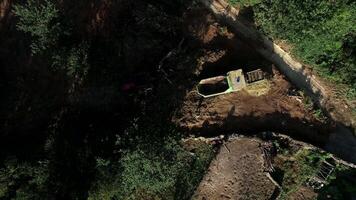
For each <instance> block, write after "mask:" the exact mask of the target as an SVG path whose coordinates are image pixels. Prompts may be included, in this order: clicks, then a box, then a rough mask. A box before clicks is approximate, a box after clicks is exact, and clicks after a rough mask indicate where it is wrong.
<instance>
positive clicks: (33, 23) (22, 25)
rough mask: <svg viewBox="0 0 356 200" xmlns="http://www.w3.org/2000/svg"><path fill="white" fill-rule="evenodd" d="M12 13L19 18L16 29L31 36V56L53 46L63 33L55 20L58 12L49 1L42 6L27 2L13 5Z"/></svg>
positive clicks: (46, 0) (31, 0)
mask: <svg viewBox="0 0 356 200" xmlns="http://www.w3.org/2000/svg"><path fill="white" fill-rule="evenodd" d="M14 13H15V15H16V16H18V18H19V21H18V23H17V29H18V30H21V31H23V32H25V33H28V34H30V35H31V38H32V40H31V41H32V42H31V51H32V53H33V54H38V53H41V52H44V51H46V50H48V49H49V48H50V47H53V46H55V44H56V42H57V40H58V38H59V35H60V34H62V33H63V31H62V30H61V28H60V24H59V22H58V20H57V19H58V17H59V13H58V10H57V8H56V6H55V5H54V4H53V3H52V2H51V1H50V0H45V1H44V3H43V4H41V3H39V2H38V1H35V0H28V1H27V3H26V4H25V5H15V6H14Z"/></svg>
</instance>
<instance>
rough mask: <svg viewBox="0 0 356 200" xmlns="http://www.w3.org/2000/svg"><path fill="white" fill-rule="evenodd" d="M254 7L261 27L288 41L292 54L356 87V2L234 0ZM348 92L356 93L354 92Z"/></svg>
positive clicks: (334, 78) (274, 36) (337, 80)
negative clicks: (355, 51) (355, 50)
mask: <svg viewBox="0 0 356 200" xmlns="http://www.w3.org/2000/svg"><path fill="white" fill-rule="evenodd" d="M230 2H231V3H233V4H243V5H248V6H253V10H254V14H255V21H256V23H257V25H258V26H259V28H260V30H261V31H262V32H264V33H266V34H267V35H268V36H270V37H272V38H273V39H282V40H287V41H288V43H289V44H291V46H292V47H293V49H292V53H293V54H294V55H295V56H297V57H299V58H300V59H301V60H302V61H303V62H304V63H306V64H309V65H311V66H312V67H314V69H316V70H317V71H318V72H319V73H320V74H321V75H322V76H324V77H326V78H328V79H329V80H332V81H333V82H335V83H342V84H346V85H348V87H349V88H355V86H356V66H355V63H356V62H355V60H356V55H355V53H354V51H353V50H352V49H354V47H355V46H354V45H355V32H356V24H355V21H356V2H354V1H349V0H340V1H325V0H318V1H315V0H303V1H299V0H261V1H257V2H256V1H246V0H230ZM347 95H348V96H349V97H350V96H353V98H354V97H355V96H354V93H353V92H352V91H350V92H348V93H347Z"/></svg>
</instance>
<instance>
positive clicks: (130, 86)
mask: <svg viewBox="0 0 356 200" xmlns="http://www.w3.org/2000/svg"><path fill="white" fill-rule="evenodd" d="M135 86H136V85H135V83H133V82H130V83H125V84H123V85H122V86H121V90H123V91H128V90H131V89H133V88H134V87H135Z"/></svg>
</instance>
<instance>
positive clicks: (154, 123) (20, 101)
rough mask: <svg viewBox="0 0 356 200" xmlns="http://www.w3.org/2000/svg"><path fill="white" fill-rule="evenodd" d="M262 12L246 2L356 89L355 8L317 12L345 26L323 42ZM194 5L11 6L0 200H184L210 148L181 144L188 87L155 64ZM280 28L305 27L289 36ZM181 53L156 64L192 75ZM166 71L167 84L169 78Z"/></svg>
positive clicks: (45, 1)
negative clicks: (175, 116)
mask: <svg viewBox="0 0 356 200" xmlns="http://www.w3.org/2000/svg"><path fill="white" fill-rule="evenodd" d="M5 1H6V0H5ZM262 2H263V1H258V0H255V1H252V0H251V1H244V4H247V5H251V4H253V5H256V6H258V7H256V8H258V9H257V10H256V19H258V20H259V22H260V23H261V24H262V28H263V30H264V31H266V32H269V33H270V34H271V35H273V36H275V37H281V38H283V37H287V39H290V41H291V42H293V41H297V39H296V38H299V39H300V40H302V39H303V42H305V43H306V42H308V41H309V42H314V40H315V42H318V43H316V44H315V46H308V49H304V50H303V48H302V47H303V46H302V45H301V46H300V47H298V46H296V47H295V49H296V52H299V53H300V56H301V57H302V58H306V59H307V60H308V61H310V62H311V63H312V64H313V63H314V64H315V65H317V66H320V69H328V68H327V67H330V65H329V64H330V63H331V62H335V63H336V64H338V68H335V69H334V70H331V71H330V70H329V71H327V72H326V73H329V74H331V77H334V78H335V79H336V80H337V81H339V82H342V83H347V84H349V85H354V84H355V82H354V76H355V74H354V63H355V62H354V59H355V52H354V47H355V34H354V32H350V31H349V26H351V27H353V26H354V25H353V24H352V23H351V22H352V20H353V18H352V17H353V16H354V13H353V12H354V11H353V10H352V9H353V8H354V6H355V4H354V3H349V2H347V1H342V2H339V3H337V6H336V8H334V9H331V10H330V11H328V12H326V14H325V16H324V18H325V20H324V21H323V23H325V24H326V25H328V26H329V28H332V27H334V26H335V24H334V23H335V21H337V20H341V21H342V22H343V23H342V24H343V26H342V27H345V28H344V29H342V30H341V29H340V31H339V32H335V33H334V32H333V33H330V35H328V36H325V37H324V36H320V38H321V39H320V41H319V39H318V40H317V37H316V36H315V37H314V36H313V35H312V33H313V34H314V33H315V34H321V33H322V32H313V31H314V29H311V28H310V29H308V31H309V32H308V31H307V32H306V33H304V32H303V33H298V34H294V35H293V34H292V32H293V31H296V30H299V28H300V27H304V26H308V27H309V25H310V24H311V23H314V24H315V26H313V27H315V28H318V26H319V25H318V23H319V21H318V20H319V18H315V19H314V18H311V19H312V21H311V22H309V21H308V17H307V18H302V19H303V20H304V21H303V20H301V22H298V21H297V18H293V20H294V21H293V20H292V21H285V20H286V19H285V18H283V17H282V18H281V19H280V21H279V22H278V23H281V24H284V28H285V29H286V30H288V31H287V32H285V33H283V34H285V35H281V34H282V33H280V32H279V31H277V30H279V29H277V28H278V26H277V24H273V20H272V21H271V22H269V21H268V20H264V19H269V18H271V17H274V16H269V15H267V13H265V11H264V10H263V9H266V7H263V6H267V5H269V4H270V5H269V6H271V7H270V9H271V11H273V12H271V13H270V14H271V15H272V14H273V13H274V14H275V15H277V16H279V14H278V13H279V12H282V11H281V10H280V7H278V3H277V2H279V3H281V5H282V4H283V5H284V4H285V3H283V2H281V1H276V2H275V1H273V2H272V1H271V2H267V1H266V2H263V3H262ZM308 2H309V1H308ZM191 3H192V2H191V1H185V0H171V1H169V2H168V1H163V0H137V1H132V0H118V1H96V0H88V1H73V0H58V1H56V0H27V1H17V4H16V5H12V7H11V8H10V10H11V11H10V14H7V15H6V17H4V18H3V20H2V21H0V23H1V26H0V66H1V68H0V93H1V94H2V98H1V99H0V163H1V164H0V200H3V199H4V200H5V199H6V200H7V199H36V200H37V199H179V200H180V199H189V198H190V196H191V194H192V193H193V191H194V189H195V187H196V186H197V184H198V183H199V182H200V180H201V178H202V176H203V174H204V172H205V170H206V167H207V165H208V164H209V162H210V160H211V159H212V157H213V154H214V150H213V147H212V146H211V145H209V144H206V143H204V142H201V143H199V142H198V143H196V144H194V146H193V147H190V149H187V148H185V147H184V145H182V144H181V138H182V137H183V136H185V134H186V133H184V132H183V131H182V130H179V129H178V128H177V127H175V126H174V125H173V124H171V122H170V119H171V117H172V113H173V112H174V111H175V109H176V108H177V107H178V105H180V103H181V102H180V101H181V100H182V98H183V95H184V94H185V88H186V87H185V86H187V85H188V86H191V85H189V84H191V83H190V82H189V81H188V80H189V78H190V77H189V76H188V75H186V74H184V72H175V71H173V70H171V71H172V72H170V71H169V70H167V71H162V69H158V66H159V65H160V63H161V60H162V58H164V57H165V56H166V55H167V53H168V52H170V51H171V50H172V49H174V48H176V47H177V45H178V44H179V43H180V41H182V38H184V33H183V30H181V29H182V27H183V25H182V23H183V22H182V21H183V20H182V16H183V14H184V13H183V11H184V10H186V8H187V7H188V6H189V5H190V4H191ZM235 3H238V1H235ZM268 3H269V4H268ZM294 3H295V5H296V6H297V5H298V6H299V4H298V3H297V1H295V2H294ZM309 3H310V4H311V5H313V6H314V7H315V8H317V9H321V10H322V9H327V10H328V9H330V8H329V7H327V8H324V7H322V5H320V6H321V7H320V8H319V7H318V4H316V3H313V2H311V1H310V2H309ZM288 5H289V4H288ZM323 5H324V4H323ZM325 5H329V4H328V3H325ZM292 11H293V12H294V10H292V9H291V10H290V12H292ZM341 11H343V12H341ZM327 13H329V14H327ZM335 13H336V14H335ZM292 14H295V13H290V15H292ZM304 14H305V13H304ZM304 14H303V13H302V14H301V15H304ZM337 16H340V19H339V18H337ZM335 17H336V18H335ZM347 20H350V22H348V21H347ZM305 21H306V22H305ZM316 21H318V23H316ZM287 23H304V24H301V25H299V28H295V29H292V28H291V27H292V26H288V25H287ZM320 23H321V22H320ZM326 25H325V26H326ZM328 30H329V29H328ZM273 31H276V32H273ZM315 31H318V30H315ZM306 36H308V37H306ZM289 37H290V38H289ZM293 37H295V40H294V39H293ZM329 37H330V38H331V39H330V38H329ZM305 38H306V39H305ZM304 39H305V40H304ZM341 39H342V42H341V43H338V42H340V41H341ZM186 40H189V38H186ZM335 41H336V43H337V44H336V43H335V44H334V42H335ZM194 42H196V41H194ZM323 42H326V43H325V45H324V44H323V45H322V43H323ZM187 43H193V41H188V42H187ZM301 44H302V43H301ZM194 45H195V44H194ZM194 45H192V46H194ZM328 45H334V47H335V45H336V46H337V47H338V48H337V49H333V48H330V51H331V52H330V54H327V55H324V57H323V54H320V55H319V51H317V50H318V49H319V48H329V47H328ZM186 46H187V47H186V48H185V49H184V50H182V52H183V53H182V55H175V57H174V58H171V59H172V60H170V59H167V60H166V61H165V62H166V63H163V64H166V65H167V66H168V67H170V68H174V69H176V68H178V67H177V66H178V65H179V67H186V68H189V67H190V65H192V63H190V62H196V60H194V59H192V60H193V61H191V60H189V59H188V58H189V56H191V55H194V54H196V48H191V46H189V45H186ZM184 51H185V52H184ZM298 55H299V54H298ZM308 55H311V57H310V56H309V57H308ZM314 56H315V57H314ZM178 58H179V59H178ZM317 58H318V59H319V60H316V59H317ZM313 59H314V60H313ZM320 59H321V61H320ZM180 62H181V63H180ZM193 64H194V63H193ZM176 70H178V69H176ZM182 71H183V70H182ZM345 71H349V73H347V74H346V73H345ZM167 73H174V77H175V78H174V77H173V78H171V79H169V80H167V77H165V76H167ZM171 81H173V82H175V83H176V84H175V85H171V84H170V83H171ZM177 85H179V87H178V86H177ZM167 102H169V103H167ZM192 149H193V150H192ZM306 169H310V168H306ZM335 184H336V185H337V186H335V187H339V186H338V183H335ZM330 188H333V187H330Z"/></svg>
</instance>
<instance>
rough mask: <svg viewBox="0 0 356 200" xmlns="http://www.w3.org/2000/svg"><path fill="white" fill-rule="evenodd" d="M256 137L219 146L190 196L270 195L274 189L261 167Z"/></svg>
mask: <svg viewBox="0 0 356 200" xmlns="http://www.w3.org/2000/svg"><path fill="white" fill-rule="evenodd" d="M260 143H261V141H259V140H257V139H248V138H239V139H231V140H230V141H229V142H227V143H225V144H224V145H222V146H221V148H220V151H219V153H218V155H217V157H216V158H215V159H214V160H213V161H212V163H211V165H210V167H209V169H208V172H207V174H206V175H205V177H204V178H203V180H202V182H201V184H200V186H199V187H198V189H197V190H196V192H195V194H194V196H193V197H192V199H196V200H215V199H237V200H238V199H255V200H259V199H261V200H262V199H263V200H264V199H269V198H270V197H271V196H272V195H273V192H274V191H275V189H276V186H275V185H274V184H273V183H272V182H271V180H270V179H268V177H267V176H266V173H265V172H264V171H263V170H264V168H263V163H264V161H263V157H262V153H261V150H260V148H259V144H260Z"/></svg>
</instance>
